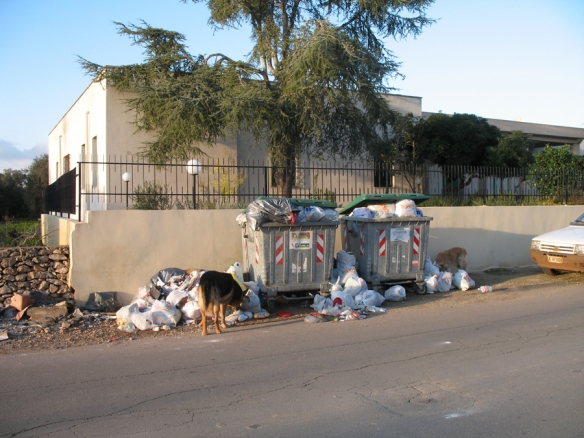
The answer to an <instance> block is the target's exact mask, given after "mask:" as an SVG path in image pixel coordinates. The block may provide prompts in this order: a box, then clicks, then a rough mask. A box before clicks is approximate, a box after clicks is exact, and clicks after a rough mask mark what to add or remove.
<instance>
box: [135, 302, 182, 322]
mask: <svg viewBox="0 0 584 438" xmlns="http://www.w3.org/2000/svg"><path fill="white" fill-rule="evenodd" d="M181 317H182V312H181V311H180V309H177V308H176V307H171V308H169V309H168V310H154V308H153V309H152V323H153V324H156V325H158V326H161V325H166V326H168V327H176V325H177V324H178V323H179V321H180V319H181ZM132 322H133V321H132ZM134 324H136V323H135V322H134ZM136 327H138V326H137V325H136Z"/></svg>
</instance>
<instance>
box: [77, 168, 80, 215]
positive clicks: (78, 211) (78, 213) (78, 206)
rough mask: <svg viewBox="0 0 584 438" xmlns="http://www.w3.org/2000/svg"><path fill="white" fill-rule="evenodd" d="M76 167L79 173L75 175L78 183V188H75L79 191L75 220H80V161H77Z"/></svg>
mask: <svg viewBox="0 0 584 438" xmlns="http://www.w3.org/2000/svg"><path fill="white" fill-rule="evenodd" d="M77 169H79V173H78V174H77V176H78V177H79V184H77V186H78V188H77V190H78V191H79V195H78V198H77V202H78V204H77V221H78V222H81V161H78V162H77Z"/></svg>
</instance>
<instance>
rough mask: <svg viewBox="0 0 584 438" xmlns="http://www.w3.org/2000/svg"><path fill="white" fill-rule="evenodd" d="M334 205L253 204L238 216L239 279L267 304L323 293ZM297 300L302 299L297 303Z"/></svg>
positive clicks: (328, 270) (327, 280) (333, 231)
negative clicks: (255, 289) (252, 283)
mask: <svg viewBox="0 0 584 438" xmlns="http://www.w3.org/2000/svg"><path fill="white" fill-rule="evenodd" d="M336 207H337V205H336V204H335V203H334V202H331V201H325V200H310V199H295V198H265V197H262V198H258V199H256V200H255V201H254V202H252V203H251V204H249V205H248V207H247V209H246V212H245V213H242V214H241V215H239V216H238V220H237V222H238V223H239V226H240V227H241V228H242V231H241V236H242V245H243V272H244V276H245V277H247V278H248V279H249V280H251V281H255V282H257V283H258V286H259V287H260V291H261V293H262V294H263V295H264V296H265V297H266V298H267V299H268V304H269V305H270V304H271V303H270V301H271V300H272V299H273V298H274V297H275V296H278V295H282V296H283V297H284V298H286V299H295V298H296V297H291V294H290V293H293V292H294V293H296V292H303V291H326V290H328V288H329V287H330V281H331V276H332V271H333V265H334V249H335V235H336V229H337V227H338V225H339V221H338V216H339V215H338V213H337V212H336V211H335V210H334V209H335V208H336ZM298 298H299V299H302V296H300V297H298Z"/></svg>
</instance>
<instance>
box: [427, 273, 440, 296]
mask: <svg viewBox="0 0 584 438" xmlns="http://www.w3.org/2000/svg"><path fill="white" fill-rule="evenodd" d="M424 281H425V282H426V293H427V294H433V293H434V292H436V291H437V290H438V275H432V276H430V277H425V278H424Z"/></svg>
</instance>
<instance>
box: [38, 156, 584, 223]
mask: <svg viewBox="0 0 584 438" xmlns="http://www.w3.org/2000/svg"><path fill="white" fill-rule="evenodd" d="M77 170H78V171H77V174H76V176H77V185H78V187H79V190H77V193H76V196H77V205H76V208H77V211H82V212H85V211H87V210H104V209H124V208H136V209H150V210H152V209H190V208H193V207H195V208H239V207H245V206H246V205H247V204H249V203H250V202H251V201H253V200H254V199H256V198H257V197H259V196H287V195H289V194H291V196H292V197H295V198H312V199H328V200H331V201H334V202H336V203H337V204H339V205H345V204H347V203H349V202H350V201H352V200H353V199H354V198H355V197H357V196H359V195H361V194H373V193H377V194H379V193H424V194H427V195H430V196H432V197H433V198H438V200H439V199H441V198H450V199H449V202H450V203H452V202H455V203H456V202H458V203H460V204H465V203H467V204H468V203H469V202H473V203H475V204H476V203H479V204H480V203H481V200H482V202H485V203H486V202H488V200H489V199H490V200H492V199H497V198H501V199H502V198H503V197H505V198H507V201H508V200H509V198H513V199H515V200H516V201H517V202H518V203H523V204H529V203H538V202H539V203H541V202H550V203H552V202H555V203H566V204H567V203H582V200H583V198H584V193H583V190H584V172H583V171H555V172H551V171H550V172H542V173H530V172H529V171H528V170H527V169H517V168H491V167H466V166H441V167H440V166H395V165H393V166H389V165H385V164H371V163H355V162H351V163H338V162H336V163H335V162H311V163H305V164H304V163H299V164H298V165H295V166H293V167H290V168H279V167H276V166H272V165H271V164H270V163H269V162H267V161H249V162H234V161H231V160H217V159H206V160H201V163H200V165H199V166H196V167H191V168H190V170H195V171H196V173H195V174H192V173H189V172H188V169H187V165H186V164H185V163H177V162H173V163H165V164H163V165H156V164H152V163H148V162H146V161H133V160H122V158H120V159H118V158H117V157H114V158H113V159H109V160H104V161H99V162H97V161H92V162H79V163H78V165H77ZM72 172H74V171H72ZM70 173H71V172H69V173H68V174H65V175H63V176H62V177H61V178H59V180H58V181H57V182H56V183H54V184H52V185H51V186H50V187H53V186H54V189H51V191H49V190H48V191H47V197H46V202H47V209H48V210H49V211H59V210H58V209H56V208H57V206H58V203H55V201H49V200H48V197H49V196H51V197H52V198H51V199H54V198H55V197H57V198H59V197H62V198H63V200H62V201H61V202H62V204H61V205H64V206H65V205H66V206H65V207H61V208H63V209H64V210H62V211H63V212H67V213H70V212H71V210H72V211H73V213H75V208H73V209H71V208H69V204H67V203H66V202H65V199H70V196H71V189H70V185H71V182H70V181H71V175H69V174H70ZM61 179H67V181H69V183H68V184H61V183H60V180H61ZM73 185H74V183H73ZM59 187H62V190H61V189H59ZM65 187H69V189H65ZM286 189H287V190H289V192H288V191H287V190H286ZM49 194H50V195H49ZM67 202H69V201H67ZM49 205H50V206H51V207H50V208H49Z"/></svg>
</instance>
